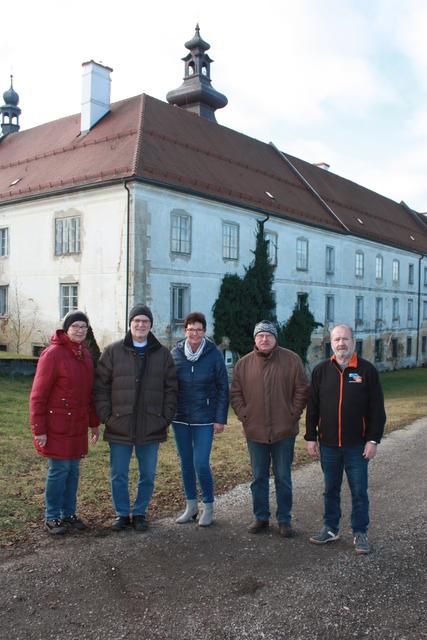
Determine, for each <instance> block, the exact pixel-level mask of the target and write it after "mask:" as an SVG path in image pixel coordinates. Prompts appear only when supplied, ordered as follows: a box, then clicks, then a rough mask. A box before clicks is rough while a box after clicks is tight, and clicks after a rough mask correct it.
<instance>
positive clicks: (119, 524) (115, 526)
mask: <svg viewBox="0 0 427 640" xmlns="http://www.w3.org/2000/svg"><path fill="white" fill-rule="evenodd" d="M131 526H132V523H131V521H130V518H129V516H117V518H114V520H113V522H112V523H111V529H112V530H113V531H123V529H127V528H128V527H131Z"/></svg>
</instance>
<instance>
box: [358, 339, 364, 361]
mask: <svg viewBox="0 0 427 640" xmlns="http://www.w3.org/2000/svg"><path fill="white" fill-rule="evenodd" d="M356 353H357V355H358V356H359V358H361V357H362V354H363V340H356Z"/></svg>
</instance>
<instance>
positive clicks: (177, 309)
mask: <svg viewBox="0 0 427 640" xmlns="http://www.w3.org/2000/svg"><path fill="white" fill-rule="evenodd" d="M171 307H172V309H171V311H172V323H173V324H174V325H175V326H176V325H182V324H183V323H184V318H185V316H186V315H187V314H188V313H190V286H189V285H188V284H173V285H172V300H171Z"/></svg>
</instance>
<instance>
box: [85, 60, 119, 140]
mask: <svg viewBox="0 0 427 640" xmlns="http://www.w3.org/2000/svg"><path fill="white" fill-rule="evenodd" d="M82 67H83V87H82V115H81V124H80V131H81V133H86V132H87V131H89V130H90V129H92V127H93V126H95V125H96V123H97V122H98V121H99V120H100V119H101V118H102V117H103V116H105V114H106V113H108V112H109V111H110V84H111V78H110V73H111V72H112V69H110V67H104V65H102V64H99V63H98V62H94V61H93V60H89V62H83V64H82Z"/></svg>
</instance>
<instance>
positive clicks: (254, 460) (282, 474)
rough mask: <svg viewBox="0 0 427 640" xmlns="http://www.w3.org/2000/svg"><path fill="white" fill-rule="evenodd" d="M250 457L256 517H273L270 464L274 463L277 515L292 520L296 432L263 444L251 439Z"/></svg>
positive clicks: (249, 445) (249, 442) (282, 520)
mask: <svg viewBox="0 0 427 640" xmlns="http://www.w3.org/2000/svg"><path fill="white" fill-rule="evenodd" d="M247 442H248V450H249V455H250V458H251V466H252V476H253V480H252V482H251V491H252V503H253V510H254V514H255V518H256V519H257V520H269V519H270V506H269V493H270V486H269V480H270V465H272V467H273V475H274V484H275V487H276V503H277V511H276V517H277V521H278V522H288V523H290V521H291V517H292V478H291V466H292V461H293V459H294V447H295V436H294V437H292V438H283V440H279V442H274V443H273V444H264V443H261V442H253V441H252V440H248V441H247Z"/></svg>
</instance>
